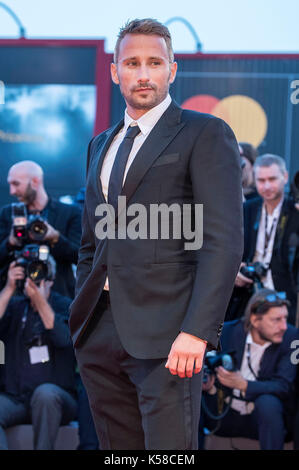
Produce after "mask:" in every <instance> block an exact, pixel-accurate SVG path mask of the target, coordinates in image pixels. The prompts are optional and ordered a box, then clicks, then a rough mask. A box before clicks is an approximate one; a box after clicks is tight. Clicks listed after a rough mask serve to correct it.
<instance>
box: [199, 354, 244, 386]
mask: <svg viewBox="0 0 299 470" xmlns="http://www.w3.org/2000/svg"><path fill="white" fill-rule="evenodd" d="M234 355H235V353H234V352H219V353H216V352H215V351H211V352H208V353H207V354H206V358H205V364H204V369H203V382H204V383H206V382H207V381H208V378H209V376H210V375H211V374H215V369H216V368H217V367H219V366H222V367H223V368H224V369H226V370H229V371H231V372H232V371H234V370H236V361H235V358H234Z"/></svg>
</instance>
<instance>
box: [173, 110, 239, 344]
mask: <svg viewBox="0 0 299 470" xmlns="http://www.w3.org/2000/svg"><path fill="white" fill-rule="evenodd" d="M190 175H191V178H192V188H193V197H194V203H196V204H203V246H202V248H201V249H199V250H198V251H197V253H196V255H197V269H196V275H195V280H194V285H193V290H192V295H191V299H190V302H189V307H188V310H187V313H186V316H185V318H184V321H183V324H182V328H181V330H182V331H184V332H186V333H190V334H193V335H195V336H198V337H199V338H201V339H204V340H206V341H208V343H209V348H217V346H218V341H219V337H220V332H221V328H222V324H223V320H224V316H225V312H226V308H227V305H228V302H229V299H230V296H231V293H232V290H233V286H234V281H235V278H236V275H237V273H238V269H239V266H240V263H241V260H242V254H243V210H242V186H241V165H240V154H239V150H238V145H237V142H236V139H235V136H234V134H233V132H232V131H231V129H230V127H229V126H228V125H227V124H225V122H224V121H222V120H221V119H217V118H211V119H209V121H208V122H207V124H206V126H205V128H204V129H203V131H202V132H201V134H200V135H199V137H198V138H197V141H196V143H195V145H194V148H193V152H192V155H191V159H190Z"/></svg>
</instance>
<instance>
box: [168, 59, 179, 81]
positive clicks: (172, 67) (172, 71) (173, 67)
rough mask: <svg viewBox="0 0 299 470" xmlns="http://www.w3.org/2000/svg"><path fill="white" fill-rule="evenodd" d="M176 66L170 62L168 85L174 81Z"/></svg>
mask: <svg viewBox="0 0 299 470" xmlns="http://www.w3.org/2000/svg"><path fill="white" fill-rule="evenodd" d="M177 68H178V64H177V63H176V62H172V64H170V78H169V83H173V82H174V81H175V77H176V72H177Z"/></svg>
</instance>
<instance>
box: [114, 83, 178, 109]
mask: <svg viewBox="0 0 299 470" xmlns="http://www.w3.org/2000/svg"><path fill="white" fill-rule="evenodd" d="M139 88H151V89H152V90H153V91H154V93H152V96H151V99H149V98H147V99H146V100H145V101H144V102H142V100H138V96H136V97H135V96H134V95H135V93H136V90H138V89H139ZM120 91H121V93H122V95H123V97H124V99H125V101H126V102H127V104H129V105H130V106H131V107H132V108H133V109H147V110H150V109H152V108H154V107H155V106H158V104H160V103H162V101H163V100H164V99H165V98H166V96H167V94H168V91H169V84H168V83H167V86H166V87H165V88H163V89H161V90H159V91H157V86H156V85H154V84H149V83H146V84H143V85H140V86H136V87H133V88H132V89H131V90H130V91H131V93H130V94H129V95H127V96H125V95H124V94H123V92H122V89H121V87H120ZM137 93H141V94H142V92H138V91H137Z"/></svg>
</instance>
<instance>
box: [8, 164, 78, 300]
mask: <svg viewBox="0 0 299 470" xmlns="http://www.w3.org/2000/svg"><path fill="white" fill-rule="evenodd" d="M7 182H8V184H9V188H10V195H11V196H13V197H15V198H17V199H18V203H16V204H10V205H6V206H4V207H3V208H2V209H1V211H0V265H1V267H2V271H1V277H0V287H3V286H4V284H5V281H6V275H7V269H8V265H9V263H11V262H12V261H13V260H14V259H15V258H16V252H17V253H18V251H20V250H21V249H22V247H23V246H24V245H25V244H28V243H29V244H30V243H37V244H40V243H44V244H47V245H48V246H49V248H50V253H51V255H52V256H53V257H54V259H55V261H56V264H57V274H56V279H55V283H54V288H55V290H56V291H57V292H59V293H60V294H62V295H65V296H68V297H70V298H73V296H74V286H75V279H74V274H73V268H72V265H75V264H76V263H77V256H78V249H79V244H80V238H81V211H80V209H79V208H78V207H77V206H75V205H68V204H63V203H62V202H59V201H56V200H54V199H53V198H51V197H50V196H49V195H48V194H47V192H46V190H45V187H44V175H43V170H42V168H41V167H40V166H39V165H38V164H37V163H35V162H33V161H30V160H26V161H21V162H19V163H16V164H15V165H13V166H12V167H11V168H10V170H9V173H8V178H7Z"/></svg>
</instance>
